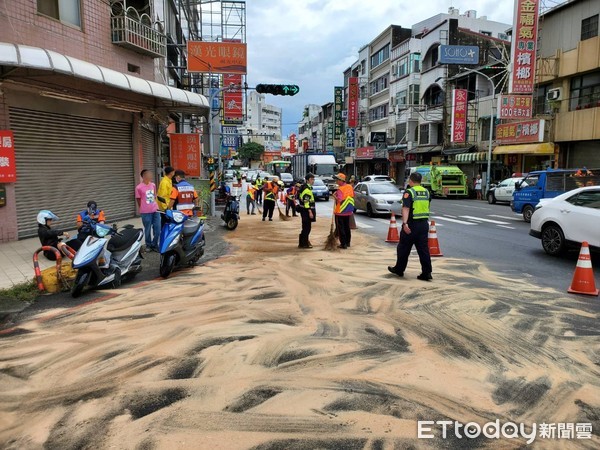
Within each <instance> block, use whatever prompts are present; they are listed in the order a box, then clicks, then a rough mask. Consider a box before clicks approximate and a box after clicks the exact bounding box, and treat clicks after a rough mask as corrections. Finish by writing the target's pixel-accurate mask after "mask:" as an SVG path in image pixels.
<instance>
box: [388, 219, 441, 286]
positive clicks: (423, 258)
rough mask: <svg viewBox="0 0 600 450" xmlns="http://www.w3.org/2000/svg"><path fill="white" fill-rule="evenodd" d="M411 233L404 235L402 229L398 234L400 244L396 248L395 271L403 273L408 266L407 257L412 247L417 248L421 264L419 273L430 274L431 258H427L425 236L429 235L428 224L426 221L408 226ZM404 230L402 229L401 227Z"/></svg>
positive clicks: (427, 247) (418, 221)
mask: <svg viewBox="0 0 600 450" xmlns="http://www.w3.org/2000/svg"><path fill="white" fill-rule="evenodd" d="M408 227H409V228H410V231H411V233H410V234H406V233H405V232H404V229H402V231H401V232H400V243H399V244H398V248H397V253H398V256H397V260H396V271H397V272H404V270H406V265H407V264H408V257H409V256H410V251H411V250H412V247H413V245H414V246H415V247H416V248H417V253H418V254H419V261H420V262H421V272H422V273H423V274H426V275H428V274H431V272H432V268H431V257H430V256H429V245H428V243H427V235H428V234H429V223H428V222H427V220H417V221H414V222H410V223H409V224H408ZM402 228H404V227H402Z"/></svg>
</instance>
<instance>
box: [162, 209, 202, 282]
mask: <svg viewBox="0 0 600 450" xmlns="http://www.w3.org/2000/svg"><path fill="white" fill-rule="evenodd" d="M161 214H164V219H165V223H164V225H163V227H162V230H161V232H160V242H159V245H158V248H159V252H160V276H161V277H163V278H167V277H168V276H169V275H170V274H171V272H173V269H175V268H176V267H186V266H192V265H194V264H196V262H198V260H199V259H200V258H201V257H202V255H204V245H205V243H206V242H205V238H204V221H203V220H202V219H200V218H198V217H188V216H187V215H185V214H184V213H182V212H181V211H173V210H171V209H168V210H166V211H165V212H164V213H161Z"/></svg>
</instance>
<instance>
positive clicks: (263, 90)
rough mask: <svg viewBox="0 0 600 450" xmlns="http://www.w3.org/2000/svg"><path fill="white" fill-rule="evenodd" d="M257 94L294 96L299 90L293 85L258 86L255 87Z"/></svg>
mask: <svg viewBox="0 0 600 450" xmlns="http://www.w3.org/2000/svg"><path fill="white" fill-rule="evenodd" d="M256 92H258V93H259V94H271V95H296V94H297V93H298V92H300V88H299V87H298V86H296V85H295V84H259V85H257V86H256Z"/></svg>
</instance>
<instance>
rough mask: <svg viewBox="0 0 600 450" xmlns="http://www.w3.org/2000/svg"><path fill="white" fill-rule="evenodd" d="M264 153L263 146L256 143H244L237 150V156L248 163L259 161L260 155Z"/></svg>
mask: <svg viewBox="0 0 600 450" xmlns="http://www.w3.org/2000/svg"><path fill="white" fill-rule="evenodd" d="M264 151H265V146H264V145H261V144H259V143H258V142H246V143H245V144H244V145H242V146H241V147H240V149H239V150H238V156H239V157H240V158H242V159H247V160H248V161H251V160H253V159H254V160H256V159H260V157H261V155H262V154H263V153H264Z"/></svg>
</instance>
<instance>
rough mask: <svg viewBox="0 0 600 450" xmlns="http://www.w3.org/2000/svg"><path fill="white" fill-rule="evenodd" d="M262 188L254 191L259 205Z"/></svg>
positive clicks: (260, 203)
mask: <svg viewBox="0 0 600 450" xmlns="http://www.w3.org/2000/svg"><path fill="white" fill-rule="evenodd" d="M262 194H263V191H262V188H260V189H259V190H258V191H256V201H257V202H258V204H259V205H262Z"/></svg>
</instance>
